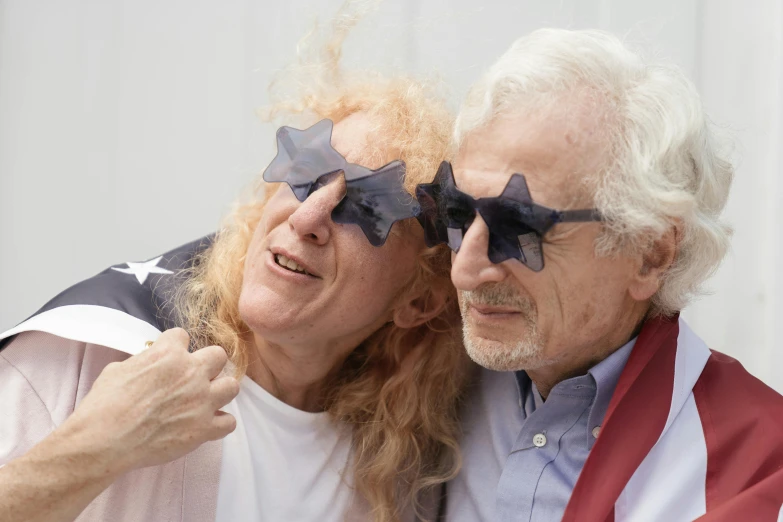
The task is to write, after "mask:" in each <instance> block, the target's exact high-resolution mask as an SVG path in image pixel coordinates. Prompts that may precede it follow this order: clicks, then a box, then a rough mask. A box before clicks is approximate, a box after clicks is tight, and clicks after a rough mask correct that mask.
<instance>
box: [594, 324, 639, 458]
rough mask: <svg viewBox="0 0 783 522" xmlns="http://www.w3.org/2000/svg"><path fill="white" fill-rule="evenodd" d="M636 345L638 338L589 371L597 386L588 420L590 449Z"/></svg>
mask: <svg viewBox="0 0 783 522" xmlns="http://www.w3.org/2000/svg"><path fill="white" fill-rule="evenodd" d="M635 344H636V337H634V338H633V339H631V340H630V341H628V342H627V343H625V344H624V345H623V346H622V347H621V348H620V349H619V350H616V351H615V352H614V353H612V354H611V355H609V357H607V358H606V359H604V360H603V361H601V362H599V363H598V364H596V365H595V366H593V367H592V368H590V369H589V370H588V371H587V373H589V374H590V375H592V376H593V379H595V384H596V392H595V401H593V406H592V408H590V416H589V417H588V420H587V431H588V434H587V440H588V445H589V447H590V448H592V447H593V443H594V442H595V438H596V437H594V436H593V430H594V429H596V428H598V430H599V431H600V429H601V425H602V424H603V422H604V416H606V410H607V409H609V402H610V401H611V400H612V395H614V389H615V388H616V387H617V381H619V380H620V374H621V373H623V368H625V363H627V362H628V358H629V357H630V356H631V350H633V347H634V345H635Z"/></svg>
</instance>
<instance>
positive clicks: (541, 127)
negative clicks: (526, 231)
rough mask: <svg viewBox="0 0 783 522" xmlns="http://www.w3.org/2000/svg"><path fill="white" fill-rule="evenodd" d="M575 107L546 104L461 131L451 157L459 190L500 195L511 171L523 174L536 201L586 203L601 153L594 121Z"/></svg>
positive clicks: (570, 204)
mask: <svg viewBox="0 0 783 522" xmlns="http://www.w3.org/2000/svg"><path fill="white" fill-rule="evenodd" d="M578 112H579V111H578V110H577V111H566V110H560V109H548V110H541V111H533V112H528V113H524V114H516V115H510V116H501V117H497V118H495V119H494V120H493V121H491V122H490V123H489V124H487V125H484V126H482V127H480V128H478V129H475V130H473V131H472V132H470V133H469V134H468V135H467V136H465V138H464V140H463V142H462V143H461V145H460V148H459V151H458V153H457V156H456V158H455V161H454V178H455V181H456V183H457V187H459V189H460V190H462V191H464V192H467V193H469V194H471V195H472V196H474V197H477V198H479V197H494V196H498V195H500V193H501V192H502V191H503V188H504V187H505V186H506V183H508V180H509V178H510V177H511V176H512V175H513V174H515V173H518V174H522V175H524V176H525V179H526V181H527V185H528V188H529V189H530V194H531V196H532V198H533V201H535V202H536V203H538V204H541V205H544V206H548V207H551V208H560V209H565V208H570V207H576V206H583V205H589V204H590V199H591V198H590V197H589V191H588V190H587V187H588V186H589V181H590V177H592V176H595V175H597V174H598V171H599V169H600V167H601V162H602V160H603V158H604V157H605V155H604V148H603V146H602V145H601V143H602V141H601V140H599V139H598V136H597V133H596V127H597V125H598V122H597V121H593V120H591V119H590V118H589V117H588V115H587V114H578Z"/></svg>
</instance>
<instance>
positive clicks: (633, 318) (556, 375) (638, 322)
mask: <svg viewBox="0 0 783 522" xmlns="http://www.w3.org/2000/svg"><path fill="white" fill-rule="evenodd" d="M646 313H647V308H645V309H644V310H642V311H641V312H639V311H635V312H634V313H633V314H628V315H626V316H625V317H623V318H621V319H620V320H619V321H618V322H616V323H614V324H613V325H612V328H611V330H610V331H609V332H607V333H605V334H604V335H602V336H600V337H599V338H598V339H594V340H591V341H590V342H588V343H585V344H583V345H581V346H569V347H568V348H567V349H565V350H563V355H562V356H560V357H558V358H556V359H554V360H552V361H549V362H547V363H546V364H545V365H543V366H542V367H540V368H536V369H534V370H527V374H528V376H529V377H530V380H532V381H533V382H534V383H535V385H536V388H537V389H538V393H540V394H541V397H542V398H543V399H544V400H546V398H547V397H548V396H549V392H550V391H552V388H554V387H555V386H557V384H558V383H560V382H562V381H564V380H566V379H570V378H571V377H576V376H577V375H584V374H586V373H587V371H588V370H589V369H590V368H592V367H593V366H595V365H596V364H598V363H600V362H601V361H603V360H604V359H606V358H607V357H609V356H610V355H612V354H613V353H614V352H616V351H617V350H619V349H620V348H622V347H623V346H625V344H626V343H628V342H629V341H630V340H631V339H633V338H634V337H635V336H637V335H638V334H639V331H640V330H641V328H642V325H643V324H644V320H645V317H646Z"/></svg>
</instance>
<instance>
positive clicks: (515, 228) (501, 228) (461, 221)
mask: <svg viewBox="0 0 783 522" xmlns="http://www.w3.org/2000/svg"><path fill="white" fill-rule="evenodd" d="M416 198H417V199H418V201H419V205H420V206H421V212H420V213H419V215H418V216H417V217H418V219H419V223H421V226H422V227H424V237H425V240H426V242H427V246H435V245H437V244H440V243H446V244H447V245H448V246H449V248H451V249H452V250H453V251H455V252H458V251H459V248H460V245H462V238H463V237H464V236H465V234H466V233H467V231H468V229H469V228H470V225H471V224H473V221H474V219H475V217H476V213H477V212H478V213H479V214H481V218H482V219H483V220H484V222H485V223H486V224H487V227H488V228H489V247H488V252H487V255H488V257H489V260H490V261H492V262H493V263H502V262H503V261H505V260H507V259H512V258H513V259H517V260H519V261H521V262H522V264H524V265H525V266H527V267H528V268H530V269H531V270H534V271H536V272H538V271H540V270H542V269H543V268H544V256H543V253H542V251H541V240H542V238H543V236H544V235H545V234H546V233H547V231H549V229H551V228H552V227H553V226H555V225H556V224H558V223H576V222H587V221H601V220H602V218H601V215H600V214H599V213H598V211H597V210H595V209H584V210H553V209H551V208H547V207H544V206H541V205H537V204H536V203H533V200H532V198H531V197H530V192H529V191H528V188H527V182H526V181H525V177H524V176H523V175H522V174H514V175H513V176H511V179H510V180H509V181H508V183H507V184H506V188H504V189H503V192H502V193H501V194H500V196H498V197H492V198H479V199H476V198H474V197H473V196H471V195H469V194H466V193H464V192H462V191H460V190H459V189H458V188H457V185H456V183H455V182H454V174H453V172H452V170H451V164H450V163H448V162H446V161H444V162H443V163H441V164H440V168H439V169H438V173H437V174H436V176H435V179H434V181H433V182H432V183H424V184H420V185H418V186H417V187H416Z"/></svg>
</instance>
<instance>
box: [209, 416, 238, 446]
mask: <svg viewBox="0 0 783 522" xmlns="http://www.w3.org/2000/svg"><path fill="white" fill-rule="evenodd" d="M236 428H237V420H236V419H235V418H234V416H233V415H231V414H230V413H226V412H224V411H216V412H215V416H214V417H213V418H212V426H211V427H210V430H209V436H208V439H209V440H218V439H222V438H223V437H225V436H226V435H228V434H229V433H231V432H232V431H234V430H235V429H236Z"/></svg>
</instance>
